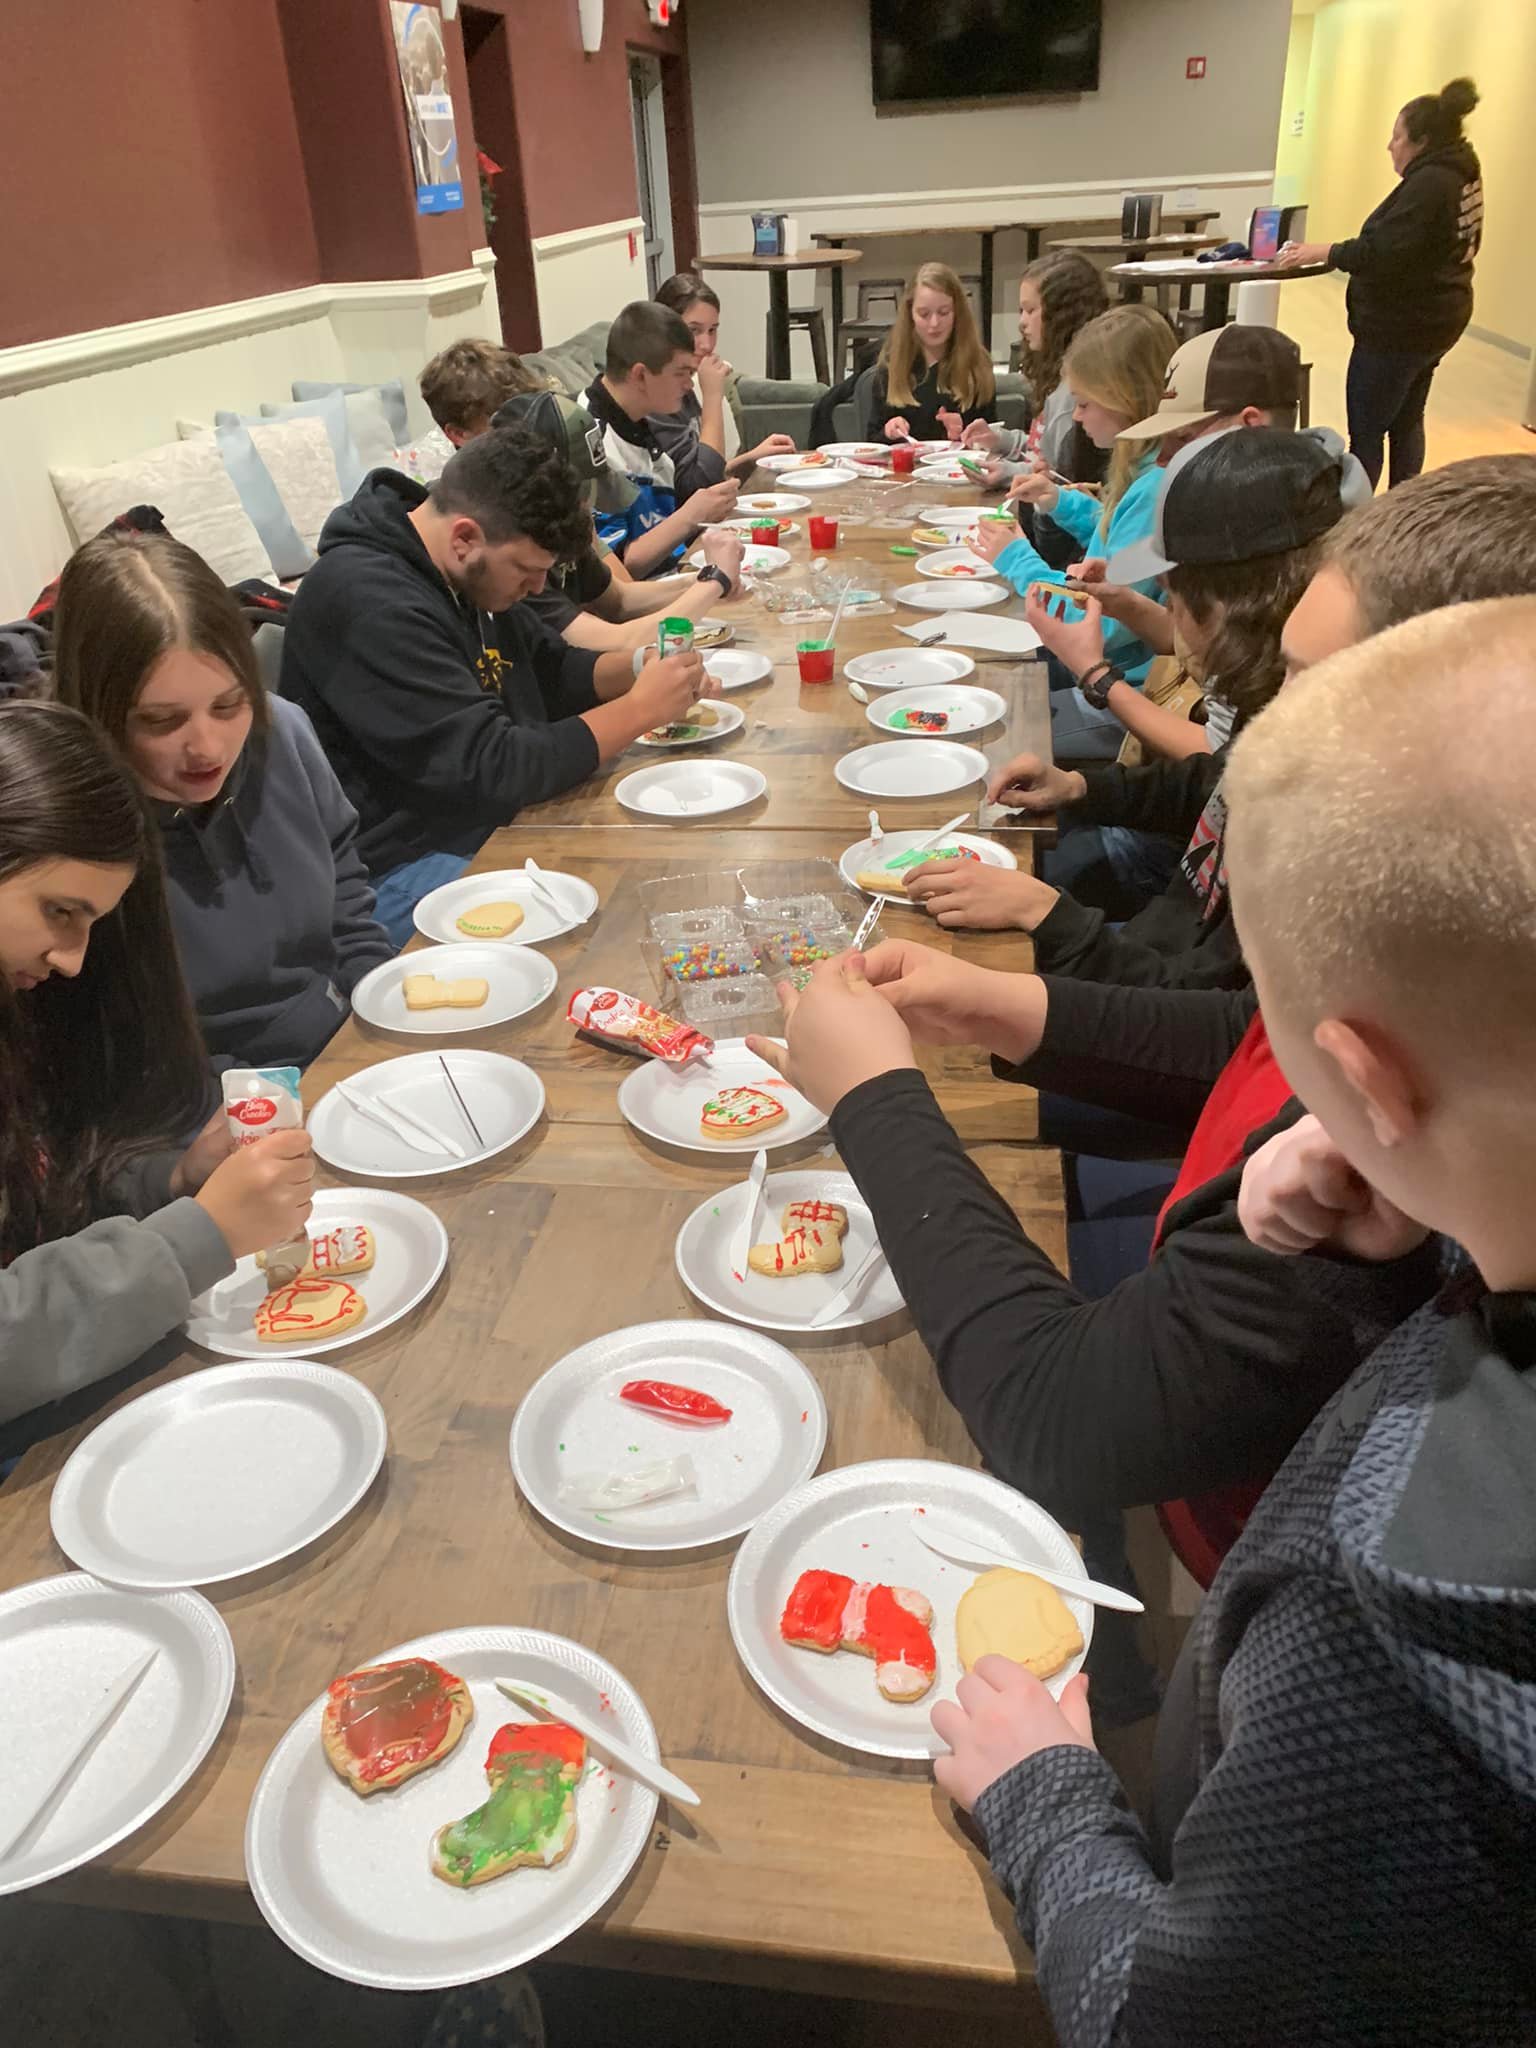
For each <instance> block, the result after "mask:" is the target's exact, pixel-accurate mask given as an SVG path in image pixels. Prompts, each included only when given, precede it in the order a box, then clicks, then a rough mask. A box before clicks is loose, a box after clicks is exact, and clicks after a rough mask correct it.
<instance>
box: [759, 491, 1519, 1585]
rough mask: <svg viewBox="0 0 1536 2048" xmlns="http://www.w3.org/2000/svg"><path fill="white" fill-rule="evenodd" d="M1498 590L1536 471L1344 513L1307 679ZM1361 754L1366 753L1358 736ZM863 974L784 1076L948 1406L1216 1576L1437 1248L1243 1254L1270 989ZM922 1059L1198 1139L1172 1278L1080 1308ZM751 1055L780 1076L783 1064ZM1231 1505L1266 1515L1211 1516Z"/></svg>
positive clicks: (815, 1020)
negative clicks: (1150, 1527)
mask: <svg viewBox="0 0 1536 2048" xmlns="http://www.w3.org/2000/svg"><path fill="white" fill-rule="evenodd" d="M1458 472H1460V474H1459V475H1458ZM1500 589H1502V591H1504V592H1524V593H1536V456H1528V455H1508V456H1491V457H1486V458H1482V459H1479V460H1476V461H1472V462H1464V463H1459V464H1454V465H1452V466H1451V467H1450V468H1448V469H1444V470H1437V471H1434V472H1431V473H1430V474H1428V475H1425V476H1423V477H1420V478H1418V479H1416V480H1415V481H1414V482H1412V483H1409V484H1405V485H1403V486H1402V488H1401V489H1399V490H1397V491H1394V492H1392V493H1390V494H1389V495H1387V496H1384V497H1382V498H1378V499H1376V500H1374V501H1373V502H1371V503H1369V504H1367V505H1365V506H1362V507H1361V508H1360V509H1359V510H1357V511H1355V512H1352V513H1351V514H1349V516H1348V517H1347V518H1346V519H1345V520H1344V521H1343V522H1341V524H1340V525H1338V526H1337V527H1335V528H1334V530H1333V533H1332V534H1331V535H1330V537H1329V542H1328V560H1327V562H1326V564H1325V566H1324V567H1323V568H1322V569H1320V570H1319V571H1318V573H1317V575H1316V576H1315V577H1314V578H1313V581H1312V583H1311V585H1310V586H1309V588H1308V591H1307V594H1306V596H1305V597H1304V598H1303V599H1302V602H1301V604H1300V605H1298V607H1297V609H1296V611H1295V613H1294V614H1293V615H1292V618H1291V621H1290V622H1289V624H1288V626H1287V629H1286V655H1287V662H1288V667H1289V669H1290V671H1291V672H1292V673H1293V674H1294V673H1296V672H1298V671H1300V670H1302V669H1305V668H1308V667H1310V666H1311V664H1312V663H1313V662H1315V661H1321V660H1323V659H1325V658H1326V657H1327V656H1328V655H1330V654H1333V653H1336V652H1337V651H1338V650H1339V649H1341V648H1346V647H1348V646H1350V645H1351V644H1352V643H1353V642H1354V641H1356V640H1357V639H1364V638H1365V637H1366V636H1367V635H1369V634H1371V633H1374V632H1377V631H1380V630H1383V629H1384V628H1386V627H1388V626H1390V625H1392V624H1394V623H1395V622H1397V621H1399V620H1402V619H1407V618H1412V617H1413V616H1414V615H1415V614H1416V613H1417V612H1418V611H1421V610H1423V609H1425V608H1426V607H1428V608H1433V607H1434V606H1436V605H1437V604H1440V603H1443V602H1447V601H1452V602H1453V601H1454V598H1455V595H1456V593H1457V592H1458V591H1464V592H1466V593H1468V594H1469V595H1471V596H1474V597H1478V596H1482V595H1484V594H1485V593H1487V592H1489V591H1497V590H1500ZM1295 687H1297V685H1296V684H1295V683H1292V684H1290V685H1288V686H1287V688H1286V689H1285V690H1282V691H1281V692H1280V695H1279V697H1278V698H1277V699H1276V700H1275V701H1276V702H1277V703H1283V702H1284V701H1285V698H1286V696H1287V695H1288V694H1289V690H1290V689H1292V688H1295ZM1272 708H1273V707H1271V709H1272ZM1269 715H1270V713H1269V711H1266V712H1265V713H1264V715H1263V718H1260V719H1258V720H1256V721H1255V729H1256V730H1258V729H1261V728H1262V726H1263V723H1264V719H1267V718H1268V717H1269ZM1361 726H1362V729H1363V718H1362V721H1361ZM1340 744H1341V747H1342V748H1343V751H1344V752H1345V753H1346V754H1347V753H1348V751H1349V736H1348V735H1346V737H1345V739H1344V740H1341V742H1340ZM1339 886H1340V888H1341V890H1346V891H1347V889H1348V888H1349V886H1350V880H1349V874H1348V869H1347V867H1343V866H1341V868H1340V869H1339ZM866 966H867V985H866V984H865V983H863V982H861V983H860V985H859V987H858V988H857V989H855V990H853V991H851V992H850V991H847V990H844V989H843V988H842V987H841V986H840V984H839V982H838V980H837V978H836V977H833V976H831V975H830V974H829V975H827V976H824V977H822V978H821V980H820V981H818V980H816V979H814V978H813V982H812V985H811V990H810V992H809V993H808V994H807V996H806V997H805V999H804V1000H803V1001H802V1002H801V1003H800V1004H799V1005H798V1006H797V1007H793V1014H792V1018H791V1023H790V1031H789V1051H788V1070H789V1072H790V1074H791V1076H792V1078H793V1079H794V1081H795V1084H796V1086H797V1087H799V1088H801V1089H802V1091H803V1092H804V1093H806V1094H808V1095H809V1096H810V1097H811V1098H812V1099H813V1100H814V1101H815V1102H816V1103H817V1104H818V1105H819V1106H820V1107H821V1108H822V1109H824V1110H827V1111H828V1112H829V1113H830V1115H831V1118H832V1136H833V1139H834V1142H835V1143H836V1145H837V1149H838V1152H839V1154H840V1156H841V1157H842V1159H843V1161H844V1163H845V1165H846V1166H847V1168H848V1170H849V1172H850V1173H851V1174H852V1175H853V1176H854V1179H855V1180H856V1181H857V1182H858V1185H859V1188H860V1191H861V1193H862V1194H863V1196H864V1199H865V1201H866V1202H867V1203H868V1204H869V1206H870V1208H871V1210H872V1212H873V1214H874V1218H875V1223H876V1227H877V1229H878V1232H879V1236H880V1242H881V1244H882V1246H883V1247H884V1249H885V1253H886V1256H887V1258H888V1259H889V1260H890V1262H891V1266H892V1268H893V1270H894V1272H895V1274H896V1277H897V1280H898V1282H899V1284H900V1286H901V1289H902V1294H903V1298H904V1299H905V1300H906V1302H907V1304H908V1306H909V1307H910V1309H911V1311H912V1316H913V1319H914V1321H915V1322H916V1324H917V1328H918V1331H919V1333H920V1335H921V1336H922V1338H923V1341H924V1342H925V1343H926V1345H927V1346H928V1349H929V1351H930V1352H931V1353H932V1355H933V1359H934V1363H935V1366H936V1367H937V1370H938V1375H939V1379H940V1382H941V1384H942V1385H943V1387H944V1390H945V1392H946V1394H947V1395H948V1396H949V1399H950V1400H951V1401H952V1402H953V1403H954V1405H955V1406H956V1408H957V1409H958V1410H959V1412H960V1414H961V1416H962V1417H963V1419H964V1421H965V1424H966V1427H967V1428H968V1429H969V1431H970V1433H971V1436H972V1437H973V1439H974V1440H975V1442H976V1445H977V1447H978V1448H979V1449H980V1451H981V1452H982V1455H983V1456H984V1458H985V1459H986V1461H987V1463H988V1465H989V1466H990V1468H991V1469H992V1470H993V1471H995V1472H996V1473H998V1474H999V1475H1000V1476H1001V1477H1002V1478H1004V1479H1006V1480H1008V1482H1009V1483H1010V1484H1012V1485H1014V1486H1017V1487H1018V1488H1019V1489H1020V1491H1021V1492H1023V1493H1027V1494H1029V1495H1031V1496H1032V1497H1033V1498H1035V1499H1038V1500H1042V1501H1044V1502H1045V1503H1046V1505H1047V1506H1049V1507H1050V1508H1051V1509H1052V1511H1053V1512H1054V1513H1056V1514H1058V1515H1060V1516H1061V1518H1062V1519H1063V1520H1064V1521H1066V1522H1067V1523H1068V1524H1069V1525H1070V1526H1072V1527H1075V1528H1081V1527H1083V1526H1084V1525H1085V1524H1088V1523H1090V1522H1092V1521H1093V1520H1094V1519H1095V1518H1096V1517H1102V1516H1103V1515H1104V1513H1105V1511H1106V1510H1107V1509H1114V1508H1121V1507H1129V1506H1134V1505H1137V1504H1140V1503H1144V1502H1149V1501H1151V1502H1159V1503H1168V1504H1173V1505H1172V1507H1171V1509H1170V1512H1169V1513H1167V1514H1166V1515H1165V1520H1166V1521H1167V1522H1168V1524H1169V1529H1170V1534H1171V1535H1172V1536H1173V1538H1174V1540H1175V1541H1176V1543H1177V1544H1178V1547H1179V1549H1180V1553H1181V1555H1182V1556H1183V1557H1184V1559H1185V1562H1186V1563H1187V1564H1188V1565H1189V1566H1190V1568H1191V1569H1192V1570H1193V1571H1194V1572H1195V1573H1196V1576H1197V1577H1205V1576H1209V1571H1210V1570H1211V1569H1213V1568H1214V1563H1215V1561H1216V1560H1217V1559H1218V1558H1219V1556H1220V1554H1221V1553H1222V1551H1223V1550H1224V1549H1225V1548H1226V1547H1227V1546H1228V1545H1229V1544H1230V1542H1231V1540H1232V1537H1233V1534H1234V1533H1235V1530H1236V1528H1237V1527H1239V1526H1240V1525H1241V1520H1242V1516H1243V1513H1244V1512H1245V1508H1246V1505H1247V1502H1248V1499H1249V1498H1250V1497H1251V1488H1252V1486H1253V1484H1254V1482H1262V1481H1263V1480H1264V1479H1265V1478H1266V1477H1267V1476H1268V1474H1269V1473H1270V1472H1272V1471H1273V1470H1274V1467H1275V1464H1276V1463H1277V1462H1278V1460H1279V1458H1281V1457H1282V1456H1283V1455H1284V1453H1285V1451H1286V1450H1287V1449H1288V1448H1289V1446H1290V1445H1291V1444H1292V1443H1293V1442H1294V1441H1295V1439H1296V1436H1297V1434H1298V1433H1299V1431H1300V1430H1301V1429H1302V1428H1304V1427H1305V1425H1306V1423H1307V1422H1308V1421H1309V1420H1310V1418H1311V1417H1312V1416H1313V1415H1314V1414H1315V1413H1316V1411H1317V1409H1318V1407H1319V1406H1320V1405H1321V1403H1322V1402H1323V1401H1324V1400H1326V1399H1327V1397H1328V1396H1329V1395H1330V1394H1331V1393H1332V1392H1333V1391H1334V1390H1335V1388H1337V1387H1338V1386H1339V1384H1340V1383H1341V1382H1342V1380H1343V1379H1344V1378H1345V1377H1346V1376H1347V1374H1348V1373H1350V1372H1351V1371H1352V1370H1353V1369H1354V1367H1355V1366H1356V1365H1357V1364H1358V1363H1359V1362H1360V1360H1361V1358H1362V1357H1363V1356H1364V1355H1365V1353H1366V1352H1367V1351H1368V1350H1369V1349H1370V1347H1371V1345H1372V1343H1374V1342H1376V1341H1377V1340H1378V1339H1379V1338H1380V1336H1381V1335H1382V1333H1383V1332H1384V1330H1385V1329H1386V1328H1389V1327H1391V1326H1392V1324H1394V1323H1395V1322H1397V1321H1398V1320H1400V1319H1401V1317H1402V1316H1403V1315H1404V1314H1406V1313H1408V1312H1409V1310H1410V1309H1411V1308H1412V1307H1414V1306H1416V1305H1417V1304H1418V1302H1419V1301H1422V1300H1423V1299H1424V1298H1425V1296H1426V1294H1427V1293H1428V1292H1429V1291H1430V1290H1431V1289H1432V1288H1433V1286H1434V1284H1435V1281H1436V1278H1437V1274H1438V1265H1437V1263H1436V1261H1437V1259H1438V1248H1431V1249H1429V1250H1427V1251H1424V1252H1420V1253H1417V1254H1415V1255H1413V1256H1412V1257H1410V1258H1408V1259H1407V1260H1406V1261H1405V1262H1404V1263H1403V1264H1402V1265H1400V1266H1393V1267H1374V1266H1372V1267H1364V1268H1357V1267H1353V1266H1351V1265H1349V1264H1348V1263H1347V1262H1340V1261H1337V1260H1334V1259H1331V1258H1326V1257H1317V1258H1310V1257H1309V1258H1302V1259H1296V1260H1290V1261H1287V1260H1283V1259H1277V1258H1274V1257H1272V1256H1271V1255H1270V1254H1268V1253H1266V1252H1261V1251H1259V1250H1257V1249H1256V1248H1255V1247H1253V1246H1251V1245H1249V1244H1248V1243H1247V1241H1246V1240H1245V1239H1244V1237H1243V1235H1242V1231H1241V1227H1240V1224H1239V1221H1238V1216H1237V1192H1238V1185H1239V1181H1240V1178H1241V1170H1242V1163H1243V1159H1244V1156H1245V1153H1246V1152H1247V1151H1250V1150H1252V1149H1254V1148H1255V1147H1257V1146H1258V1145H1261V1144H1262V1143H1263V1142H1264V1141H1265V1139H1267V1138H1268V1137H1269V1136H1271V1135H1272V1134H1273V1133H1274V1132H1275V1131H1276V1130H1279V1129H1283V1128H1287V1127H1288V1126H1289V1124H1290V1123H1293V1122H1294V1121H1295V1120H1296V1119H1297V1118H1298V1117H1299V1115H1300V1114H1301V1112H1300V1107H1299V1105H1297V1104H1296V1103H1295V1102H1294V1101H1292V1100H1291V1098H1290V1089H1289V1086H1288V1085H1287V1082H1286V1078H1285V1076H1284V1075H1283V1074H1282V1073H1281V1072H1280V1070H1279V1068H1278V1067H1277V1066H1276V1064H1275V1060H1274V1057H1273V1054H1272V1053H1271V1051H1270V1048H1269V1044H1268V1040H1267V1039H1266V1038H1265V1037H1264V1034H1263V1027H1262V1023H1261V1022H1260V1020H1259V1019H1258V1017H1257V1014H1256V1004H1255V1001H1254V998H1253V996H1252V994H1251V992H1247V993H1242V994H1228V993H1226V992H1223V991H1220V990H1215V991H1212V990H1200V991H1183V990H1169V989H1159V988H1141V987H1133V988H1116V987H1109V986H1104V985H1101V984H1095V983H1091V982H1076V981H1071V980H1064V979H1062V978H1060V977H1057V976H1043V977H1042V976H1039V975H1033V974H1004V973H998V972H996V971H994V970H991V969H986V968H980V967H974V966H971V965H969V964H968V963H966V962H964V961H960V960H954V959H950V958H947V957H945V956H944V955H942V954H940V953H938V952H936V951H935V950H934V949H933V948H932V947H929V946H923V945H915V944H912V943H910V942H888V943H887V944H885V945H883V946H880V947H877V948H876V949H875V950H874V951H873V952H872V953H871V954H870V955H869V956H868V960H867V963H866ZM871 988H876V989H878V992H879V994H880V996H881V997H882V998H883V1006H884V1007H886V1008H889V1009H890V1010H892V1011H894V1012H895V1018H894V1023H895V1026H896V1028H895V1029H894V1030H892V1029H891V1028H890V1027H889V1026H888V1025H887V1024H886V1023H885V1020H884V1019H883V1017H882V1016H881V1014H880V1006H877V1005H875V1004H874V1003H873V1002H872V1001H871V1000H870V990H871ZM914 1040H916V1041H917V1042H919V1043H928V1044H938V1045H977V1044H980V1045H984V1046H986V1047H987V1048H988V1049H989V1050H990V1051H991V1052H992V1053H993V1055H994V1059H995V1061H996V1063H997V1066H998V1071H999V1072H1000V1073H1001V1074H1002V1075H1003V1076H1004V1077H1006V1078H1008V1079H1013V1080H1023V1081H1027V1082H1030V1083H1032V1084H1033V1085H1035V1086H1037V1087H1044V1088H1054V1089H1058V1090H1060V1091H1061V1092H1062V1093H1065V1094H1070V1095H1073V1096H1077V1097H1083V1098H1086V1099H1087V1100H1089V1101H1091V1102H1095V1103H1100V1104H1103V1105H1104V1106H1105V1107H1107V1108H1110V1109H1117V1110H1125V1111H1127V1112H1129V1113H1131V1114H1135V1115H1140V1116H1143V1117H1149V1116H1150V1117H1155V1118H1158V1119H1160V1120H1162V1121H1165V1122H1166V1123H1168V1124H1169V1125H1171V1126H1177V1127H1179V1128H1180V1130H1181V1132H1182V1135H1183V1137H1184V1138H1185V1139H1186V1140H1187V1149H1186V1151H1185V1158H1184V1164H1183V1167H1182V1169H1181V1172H1180V1175H1179V1178H1178V1181H1177V1182H1176V1184H1175V1186H1174V1189H1173V1192H1172V1194H1171V1195H1170V1197H1169V1199H1168V1201H1167V1203H1166V1204H1165V1205H1164V1208H1163V1210H1162V1214H1161V1217H1160V1218H1159V1225H1158V1249H1157V1253H1156V1256H1155V1257H1154V1258H1153V1260H1152V1262H1151V1264H1150V1265H1148V1266H1147V1267H1145V1268H1144V1270H1142V1271H1141V1272H1138V1273H1135V1274H1134V1275H1132V1276H1131V1277H1130V1278H1128V1279H1125V1280H1122V1281H1121V1283H1120V1285H1119V1286H1117V1287H1116V1288H1115V1289H1114V1291H1113V1292H1112V1293H1110V1294H1108V1295H1106V1296H1105V1297H1104V1298H1103V1299H1099V1300H1087V1299H1085V1298H1084V1296H1083V1294H1082V1293H1081V1292H1080V1291H1079V1290H1078V1289H1077V1288H1075V1287H1074V1286H1073V1284H1072V1283H1071V1282H1070V1281H1069V1280H1067V1279H1066V1278H1065V1277H1064V1276H1063V1275H1062V1274H1061V1273H1060V1272H1058V1270H1057V1269H1056V1267H1055V1265H1054V1264H1053V1263H1052V1262H1051V1260H1050V1259H1049V1258H1048V1257H1047V1256H1046V1255H1045V1254H1044V1253H1043V1252H1042V1251H1041V1250H1040V1249H1039V1248H1038V1247H1037V1246H1035V1245H1034V1244H1032V1243H1031V1242H1030V1240H1029V1239H1028V1238H1027V1237H1026V1236H1025V1235H1024V1233H1023V1231H1022V1230H1021V1229H1020V1227H1019V1223H1018V1220H1017V1218H1016V1217H1015V1216H1014V1214H1013V1212H1012V1210H1011V1209H1010V1208H1009V1207H1008V1205H1007V1204H1006V1203H1005V1202H1004V1201H1003V1200H1002V1199H1001V1197H1000V1196H999V1195H998V1194H997V1193H996V1191H995V1190H994V1189H993V1188H992V1187H991V1186H990V1185H989V1183H988V1182H987V1181H986V1179H985V1178H984V1176H983V1175H982V1174H981V1173H980V1172H979V1171H978V1169H977V1168H976V1166H975V1165H974V1163H973V1162H972V1161H971V1160H970V1158H969V1157H968V1155H967V1154H966V1152H965V1150H964V1148H963V1146H962V1145H961V1143H960V1140H959V1139H958V1137H957V1136H956V1135H955V1133H954V1131H953V1130H952V1129H951V1127H950V1125H949V1124H948V1123H947V1122H946V1120H945V1118H944V1117H943V1115H942V1114H941V1112H940V1110H939V1107H938V1104H937V1103H936V1102H935V1101H934V1098H933V1094H932V1091H931V1090H930V1089H929V1087H928V1084H927V1082H926V1081H925V1080H924V1079H923V1076H922V1075H921V1073H920V1072H919V1071H918V1070H917V1067H916V1061H915V1058H914V1055H913V1052H912V1043H913V1041H914ZM753 1044H754V1047H756V1048H757V1049H758V1050H761V1051H763V1052H764V1054H765V1056H766V1057H769V1058H771V1059H773V1060H774V1062H775V1064H777V1065H779V1066H780V1068H781V1070H783V1069H784V1067H785V1063H786V1055H785V1051H784V1048H783V1047H781V1046H778V1045H776V1044H775V1043H774V1042H773V1041H771V1040H770V1041H758V1040H755V1039H754V1041H753ZM1192 1127H1193V1133H1192V1135H1191V1131H1192ZM1178 1145H1179V1140H1178V1139H1177V1138H1175V1140H1174V1150H1175V1151H1177V1149H1178ZM1234 1486H1244V1487H1247V1488H1248V1489H1250V1493H1249V1494H1248V1495H1230V1494H1226V1493H1221V1494H1217V1493H1216V1489H1225V1488H1228V1487H1234ZM1208 1496H1209V1497H1208Z"/></svg>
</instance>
